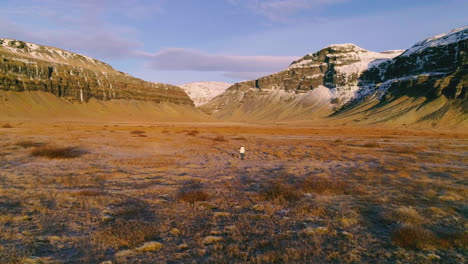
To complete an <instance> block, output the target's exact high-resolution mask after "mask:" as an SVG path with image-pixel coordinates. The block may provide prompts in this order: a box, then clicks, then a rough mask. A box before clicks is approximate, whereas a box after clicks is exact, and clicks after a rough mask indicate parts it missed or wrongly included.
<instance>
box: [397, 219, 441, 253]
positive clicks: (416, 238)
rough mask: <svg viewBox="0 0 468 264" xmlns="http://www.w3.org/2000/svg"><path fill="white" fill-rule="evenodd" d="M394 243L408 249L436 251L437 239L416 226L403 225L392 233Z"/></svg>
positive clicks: (429, 232) (432, 234) (427, 231)
mask: <svg viewBox="0 0 468 264" xmlns="http://www.w3.org/2000/svg"><path fill="white" fill-rule="evenodd" d="M392 242H393V243H395V244H396V245H398V246H400V247H403V248H408V249H420V250H434V249H436V248H437V238H436V236H435V235H434V233H432V232H431V231H429V230H427V229H424V228H422V227H421V226H416V225H401V226H399V227H397V229H396V230H394V231H393V233H392Z"/></svg>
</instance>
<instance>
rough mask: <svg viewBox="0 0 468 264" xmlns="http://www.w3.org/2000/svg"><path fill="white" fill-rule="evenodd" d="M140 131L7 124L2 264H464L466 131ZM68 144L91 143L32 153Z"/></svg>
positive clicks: (0, 178) (0, 208)
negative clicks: (243, 139) (70, 154)
mask: <svg viewBox="0 0 468 264" xmlns="http://www.w3.org/2000/svg"><path fill="white" fill-rule="evenodd" d="M144 127H145V128H144V129H145V130H147V131H146V133H142V134H141V135H146V134H148V135H151V136H150V137H146V138H141V139H138V140H136V139H135V138H130V139H129V134H128V133H129V131H142V130H140V129H141V127H140V126H137V125H128V124H121V125H119V126H113V128H114V130H115V132H114V133H111V132H110V131H106V130H103V129H102V124H101V125H92V124H81V123H79V124H72V123H66V124H60V123H58V124H54V125H50V124H29V123H28V124H26V123H25V124H22V125H21V127H20V128H18V129H14V131H13V130H8V131H4V132H3V135H2V143H1V145H2V146H3V148H2V149H1V150H0V152H1V153H0V155H2V156H1V157H2V159H0V166H1V168H2V169H1V173H0V193H1V195H0V237H1V241H0V263H41V262H43V263H54V262H55V263H61V262H70V263H101V262H103V261H112V262H113V263H191V262H197V263H198V262H201V263H397V262H401V263H414V262H416V263H431V262H438V261H439V262H440V261H442V262H445V263H463V262H464V255H465V252H466V250H467V246H466V245H468V243H467V239H468V238H467V235H466V232H465V229H466V228H465V226H466V224H465V222H466V221H465V218H466V217H465V215H464V212H465V207H466V205H465V204H466V199H467V197H468V192H467V191H466V186H465V184H466V180H465V171H466V169H467V168H466V164H465V163H466V162H465V153H466V151H467V146H465V145H464V143H463V142H464V140H465V139H466V138H467V136H466V135H464V134H451V133H450V132H447V133H444V134H445V135H443V136H441V135H439V133H432V132H423V131H419V132H418V131H396V130H388V131H383V130H377V129H367V128H362V129H357V128H349V129H342V130H340V129H331V128H330V129H328V128H324V129H307V128H297V129H288V128H284V127H278V128H276V127H274V128H266V127H254V126H249V127H236V126H214V125H209V126H201V125H200V124H195V125H193V126H189V125H186V124H185V125H181V126H180V127H179V126H177V127H175V126H174V127H172V126H171V127H170V128H167V129H166V127H168V126H167V125H165V127H164V129H165V130H166V131H170V132H171V133H164V132H163V131H164V130H163V129H162V128H161V127H160V126H159V125H154V126H151V125H148V124H145V126H144ZM194 130H196V131H199V133H203V135H206V136H199V137H196V138H194V137H190V136H187V133H189V132H190V131H194ZM379 133H381V134H379ZM394 133H398V136H395V135H393V134H394ZM431 133H432V134H431ZM135 135H139V134H135ZM209 135H212V136H209ZM235 135H249V136H248V144H247V145H246V151H247V153H246V155H247V157H248V159H246V160H242V161H241V160H239V157H238V155H237V153H238V147H239V142H238V141H237V140H236V139H235V138H236V136H235ZM216 136H222V137H223V138H225V139H227V138H229V139H231V140H229V141H223V142H222V147H221V146H219V147H218V146H216V144H215V143H214V142H213V138H214V137H216ZM455 136H456V137H455ZM340 140H343V141H344V142H345V143H343V142H342V141H340ZM39 142H53V144H51V145H40V146H39V145H35V144H39ZM368 142H371V143H372V142H378V144H377V145H374V146H373V147H363V145H364V144H366V143H368ZM67 145H76V146H85V147H86V149H87V150H88V149H89V151H87V152H86V153H87V154H86V155H81V156H79V158H76V159H73V160H66V159H63V160H61V159H57V160H55V159H54V158H51V160H47V159H38V158H34V156H31V155H32V152H33V151H37V150H38V149H50V148H52V150H54V151H55V150H57V149H62V148H66V146H67ZM213 145H215V146H214V147H213ZM18 146H19V147H18ZM57 146H65V147H57ZM28 148H31V149H28ZM77 149H78V148H77ZM78 150H81V149H78ZM411 150H414V151H411ZM54 151H52V152H53V153H55V152H54ZM42 153H43V152H42ZM59 153H60V151H59ZM65 153H67V152H65ZM28 154H31V155H28ZM58 156H62V155H61V154H60V155H58ZM46 157H47V156H46ZM52 157H56V155H52Z"/></svg>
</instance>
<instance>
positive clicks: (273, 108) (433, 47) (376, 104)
mask: <svg viewBox="0 0 468 264" xmlns="http://www.w3.org/2000/svg"><path fill="white" fill-rule="evenodd" d="M467 54H468V27H462V28H458V29H455V30H452V31H450V32H448V33H444V34H440V35H438V36H435V37H431V38H428V39H426V40H424V41H421V42H419V43H417V44H415V45H414V46H413V47H412V48H410V49H408V50H406V51H403V50H394V51H386V52H380V53H378V52H372V51H367V50H364V49H362V48H360V47H358V46H356V45H354V44H338V45H330V46H328V47H325V48H324V49H322V50H320V51H318V52H315V53H311V54H307V55H306V56H304V57H303V58H301V59H299V60H297V61H294V62H293V63H292V64H291V65H290V66H289V67H288V68H287V69H285V70H284V71H281V72H279V73H275V74H272V75H269V76H265V77H262V78H259V79H257V80H253V81H247V82H241V83H236V84H234V85H233V86H232V87H230V88H228V89H227V90H226V92H224V93H223V94H220V95H218V96H217V97H215V98H214V99H213V100H212V101H210V102H209V103H207V104H205V105H203V106H202V110H203V111H205V112H207V113H211V114H213V115H214V116H216V117H218V118H221V119H226V120H235V121H245V120H248V121H263V120H284V121H286V120H312V119H317V118H319V119H320V118H328V119H330V117H331V118H350V119H351V120H352V121H353V122H354V121H356V122H363V120H367V121H366V122H396V123H405V124H406V123H417V122H422V121H426V120H427V121H429V120H435V119H437V120H439V119H442V118H445V119H452V120H454V121H453V122H454V123H456V122H465V123H466V121H467V118H466V117H467V113H466V109H467V107H466V105H467V96H468V95H467V89H468V66H467V64H468V56H467ZM448 117H450V118H448ZM430 122H433V121H430Z"/></svg>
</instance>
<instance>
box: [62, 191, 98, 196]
mask: <svg viewBox="0 0 468 264" xmlns="http://www.w3.org/2000/svg"><path fill="white" fill-rule="evenodd" d="M106 194H107V193H106V192H105V191H102V190H80V191H76V192H71V193H70V195H71V196H103V195H106Z"/></svg>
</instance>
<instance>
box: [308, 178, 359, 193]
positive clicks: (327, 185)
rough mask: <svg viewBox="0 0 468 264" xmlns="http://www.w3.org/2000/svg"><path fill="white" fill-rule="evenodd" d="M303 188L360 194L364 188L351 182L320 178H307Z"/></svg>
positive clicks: (316, 191)
mask: <svg viewBox="0 0 468 264" xmlns="http://www.w3.org/2000/svg"><path fill="white" fill-rule="evenodd" d="M301 186H302V190H303V191H304V192H309V193H317V194H335V195H336V194H360V193H361V192H362V190H361V189H360V188H358V187H357V186H355V185H354V184H352V183H350V182H345V181H342V180H330V179H323V178H322V179H320V178H307V179H305V180H304V181H303V182H302V183H301Z"/></svg>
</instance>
